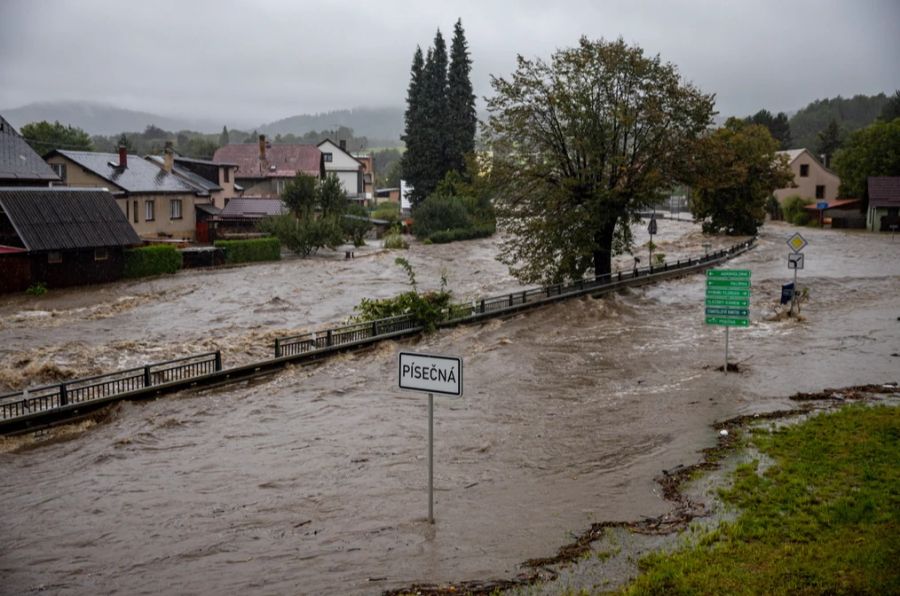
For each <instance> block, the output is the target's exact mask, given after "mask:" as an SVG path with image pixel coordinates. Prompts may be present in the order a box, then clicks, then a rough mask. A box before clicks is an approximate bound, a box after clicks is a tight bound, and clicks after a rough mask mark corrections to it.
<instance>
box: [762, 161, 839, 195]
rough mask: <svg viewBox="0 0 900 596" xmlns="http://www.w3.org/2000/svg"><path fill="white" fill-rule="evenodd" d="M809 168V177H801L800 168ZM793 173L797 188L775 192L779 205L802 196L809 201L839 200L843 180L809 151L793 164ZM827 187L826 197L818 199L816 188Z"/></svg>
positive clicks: (780, 189) (781, 189)
mask: <svg viewBox="0 0 900 596" xmlns="http://www.w3.org/2000/svg"><path fill="white" fill-rule="evenodd" d="M801 165H807V166H809V175H808V176H801V175H800V166H801ZM790 167H791V171H792V172H793V173H794V184H796V185H797V188H779V189H778V190H776V191H775V193H774V194H775V198H776V199H778V202H779V203H783V202H784V200H785V199H786V198H788V197H792V196H795V195H796V196H800V197H804V198H807V199H812V200H814V201H815V200H819V201H832V200H834V199H836V198H838V187H840V185H841V179H840V178H839V177H838V176H837V175H835V174H833V173H832V172H830V171H828V170H826V169H825V167H824V166H822V164H821V163H819V160H817V159H816V158H815V157H813V154H812V153H810V152H809V151H804V152H803V153H801V154H800V155H798V156H797V158H796V159H795V160H794V161H792V162H791V166H790ZM819 185H821V186H824V187H825V197H824V198H820V199H817V198H816V186H819Z"/></svg>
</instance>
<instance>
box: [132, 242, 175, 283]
mask: <svg viewBox="0 0 900 596" xmlns="http://www.w3.org/2000/svg"><path fill="white" fill-rule="evenodd" d="M179 269H181V253H180V252H178V250H177V249H176V248H175V247H174V246H171V245H168V244H154V245H151V246H142V247H140V248H132V249H129V250H126V251H125V277H146V276H148V275H160V274H162V273H175V272H176V271H178V270H179Z"/></svg>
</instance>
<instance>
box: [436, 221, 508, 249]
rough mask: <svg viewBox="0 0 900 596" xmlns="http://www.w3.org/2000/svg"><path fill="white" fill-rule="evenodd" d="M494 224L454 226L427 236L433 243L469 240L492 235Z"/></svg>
mask: <svg viewBox="0 0 900 596" xmlns="http://www.w3.org/2000/svg"><path fill="white" fill-rule="evenodd" d="M495 231H496V226H495V225H493V224H481V225H474V226H469V227H468V228H454V229H452V230H440V231H438V232H434V233H432V234H431V235H430V236H428V239H429V240H431V241H432V242H434V243H435V244H446V243H447V242H456V241H457V240H471V239H472V238H487V237H488V236H493V235H494V232H495Z"/></svg>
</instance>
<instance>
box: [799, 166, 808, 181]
mask: <svg viewBox="0 0 900 596" xmlns="http://www.w3.org/2000/svg"><path fill="white" fill-rule="evenodd" d="M808 176H809V164H807V163H804V164H800V177H801V178H806V177H808Z"/></svg>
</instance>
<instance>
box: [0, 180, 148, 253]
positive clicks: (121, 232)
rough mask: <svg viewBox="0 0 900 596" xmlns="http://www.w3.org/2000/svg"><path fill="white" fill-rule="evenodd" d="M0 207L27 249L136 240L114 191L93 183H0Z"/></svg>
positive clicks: (109, 243) (62, 248) (65, 247)
mask: <svg viewBox="0 0 900 596" xmlns="http://www.w3.org/2000/svg"><path fill="white" fill-rule="evenodd" d="M0 209H2V210H3V212H4V213H6V216H7V217H8V218H9V220H10V222H11V223H12V226H13V229H15V231H16V234H18V235H19V238H20V239H21V240H22V243H23V244H24V245H25V248H27V249H28V250H29V251H47V250H69V249H78V248H95V247H110V246H128V245H131V244H140V243H141V239H140V238H139V237H138V235H137V233H135V231H134V229H133V228H132V227H131V225H129V223H128V220H127V219H125V214H124V213H122V210H121V209H120V208H119V206H118V205H117V204H116V200H115V199H114V198H113V196H112V195H111V194H109V192H108V191H105V190H101V189H97V188H87V189H81V188H60V187H54V188H18V187H8V188H0Z"/></svg>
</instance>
